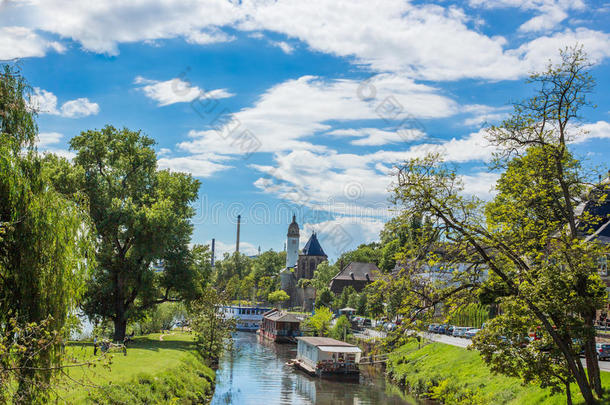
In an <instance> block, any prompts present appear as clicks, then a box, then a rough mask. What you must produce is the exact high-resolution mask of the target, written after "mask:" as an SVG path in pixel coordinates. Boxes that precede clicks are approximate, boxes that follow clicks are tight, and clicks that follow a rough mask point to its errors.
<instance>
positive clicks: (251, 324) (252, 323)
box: [222, 305, 271, 332]
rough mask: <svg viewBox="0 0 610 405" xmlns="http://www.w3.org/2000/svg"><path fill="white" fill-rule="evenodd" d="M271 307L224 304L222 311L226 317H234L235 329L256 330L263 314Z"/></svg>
mask: <svg viewBox="0 0 610 405" xmlns="http://www.w3.org/2000/svg"><path fill="white" fill-rule="evenodd" d="M270 309H271V308H260V307H251V306H246V307H242V306H233V305H232V306H226V307H222V313H223V314H224V316H225V317H227V318H235V329H237V330H241V331H246V332H256V331H257V330H258V329H259V328H260V325H261V321H262V319H263V314H264V313H266V312H269V310H270Z"/></svg>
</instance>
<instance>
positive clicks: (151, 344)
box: [68, 336, 195, 351]
mask: <svg viewBox="0 0 610 405" xmlns="http://www.w3.org/2000/svg"><path fill="white" fill-rule="evenodd" d="M168 338H170V337H168ZM168 338H166V339H168ZM68 347H72V348H75V349H81V350H84V349H86V348H93V342H70V343H68ZM194 348H195V343H194V342H191V341H184V340H170V339H168V340H159V337H158V336H156V339H155V338H153V337H151V336H137V337H135V338H133V341H131V342H129V343H128V344H127V351H129V349H139V350H151V351H159V350H161V349H165V350H178V351H190V350H193V349H194Z"/></svg>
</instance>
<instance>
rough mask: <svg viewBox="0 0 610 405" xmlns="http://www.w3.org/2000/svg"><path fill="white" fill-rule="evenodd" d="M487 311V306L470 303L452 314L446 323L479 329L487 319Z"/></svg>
mask: <svg viewBox="0 0 610 405" xmlns="http://www.w3.org/2000/svg"><path fill="white" fill-rule="evenodd" d="M489 311H490V309H489V307H488V306H487V305H481V304H479V303H471V304H468V305H466V306H464V307H461V308H459V309H458V310H457V311H454V312H452V313H451V314H450V315H449V321H448V322H449V323H450V324H451V325H455V326H470V327H473V328H480V327H481V326H482V325H483V323H485V322H486V321H487V320H488V319H489Z"/></svg>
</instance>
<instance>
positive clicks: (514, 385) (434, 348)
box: [388, 343, 610, 405]
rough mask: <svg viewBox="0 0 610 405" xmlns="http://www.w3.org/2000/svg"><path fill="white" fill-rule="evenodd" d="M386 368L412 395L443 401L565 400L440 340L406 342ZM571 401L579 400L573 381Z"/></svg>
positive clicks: (608, 379)
mask: <svg viewBox="0 0 610 405" xmlns="http://www.w3.org/2000/svg"><path fill="white" fill-rule="evenodd" d="M388 372H389V373H390V375H391V377H392V378H393V379H394V380H395V381H396V382H397V383H399V384H400V385H405V386H408V387H409V388H410V391H411V392H412V393H413V394H415V395H423V396H427V397H431V398H434V397H437V398H439V399H440V398H443V401H444V402H445V403H448V404H450V403H454V404H456V403H477V404H487V403H489V404H510V405H517V404H519V405H528V404H531V405H534V404H548V405H554V404H557V405H559V404H565V403H566V400H565V396H564V395H551V394H550V392H549V390H547V389H541V388H539V387H537V386H535V385H527V386H523V385H521V382H520V381H519V380H518V379H515V378H509V377H505V376H501V375H494V374H492V373H491V371H490V370H489V369H488V368H487V366H486V365H485V364H484V363H483V360H482V359H481V357H480V355H479V353H478V352H477V351H474V350H473V351H470V350H466V349H462V348H459V347H454V346H449V345H445V344H442V343H432V344H429V345H426V346H424V347H422V348H421V349H419V350H418V348H417V343H408V344H406V345H404V346H402V347H401V348H400V349H399V350H398V351H397V352H395V353H394V354H392V355H391V356H390V361H389V362H388ZM601 377H602V385H603V386H604V387H610V373H606V372H602V375H601ZM572 395H573V397H574V403H582V398H581V397H580V395H579V394H578V387H576V386H575V385H573V387H572Z"/></svg>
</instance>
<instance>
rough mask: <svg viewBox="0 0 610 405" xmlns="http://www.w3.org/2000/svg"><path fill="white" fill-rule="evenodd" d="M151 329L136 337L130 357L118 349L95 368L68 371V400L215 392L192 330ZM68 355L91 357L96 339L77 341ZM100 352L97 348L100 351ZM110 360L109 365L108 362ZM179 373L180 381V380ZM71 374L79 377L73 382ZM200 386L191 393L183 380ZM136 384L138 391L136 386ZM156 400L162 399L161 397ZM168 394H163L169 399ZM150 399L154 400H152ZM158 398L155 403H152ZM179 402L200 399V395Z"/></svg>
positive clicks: (109, 400) (64, 386)
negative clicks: (197, 349)
mask: <svg viewBox="0 0 610 405" xmlns="http://www.w3.org/2000/svg"><path fill="white" fill-rule="evenodd" d="M159 336H160V334H158V333H157V334H151V335H147V336H142V337H136V338H135V339H134V341H133V342H132V343H130V344H129V345H128V349H127V356H125V355H123V353H122V352H120V351H117V352H113V353H111V354H110V358H109V359H108V360H107V361H102V362H100V363H98V365H96V366H95V367H79V368H74V369H71V370H69V373H68V376H66V377H65V378H64V379H63V381H64V384H62V388H61V389H60V391H59V395H60V397H61V398H62V400H63V401H66V402H68V403H91V402H93V403H113V404H114V403H116V404H119V403H134V401H138V402H139V403H146V402H147V401H148V400H152V401H156V400H155V398H157V397H155V395H156V396H167V395H169V394H173V395H179V396H180V398H183V399H184V398H203V397H204V396H209V395H210V394H211V392H212V386H213V381H214V372H213V371H212V370H211V369H209V368H208V367H207V366H206V365H205V364H203V362H202V361H201V360H200V359H199V358H198V357H197V356H196V355H195V346H194V342H193V338H192V336H191V335H189V334H186V333H182V332H172V334H169V335H168V334H164V335H163V340H162V341H161V340H160V339H159ZM66 354H67V355H68V356H74V357H75V358H77V359H78V360H81V361H82V360H93V359H94V358H95V357H94V356H93V344H92V343H79V342H74V343H72V344H70V345H69V346H68V347H67V348H66ZM99 355H100V352H99V351H98V356H99ZM108 362H109V363H110V364H109V366H108V367H107V366H105V365H104V363H108ZM176 376H179V377H180V378H179V380H176ZM71 379H74V380H76V381H79V382H81V383H80V384H77V383H74V382H73V381H72V380H71ZM187 381H188V382H189V384H191V385H197V386H193V387H192V388H190V390H192V391H197V390H203V391H204V392H203V391H202V392H199V393H196V394H193V392H187V391H188V390H189V388H188V387H185V386H184V385H185V382H187ZM134 387H138V390H140V391H141V392H139V391H137V390H136V391H134ZM164 391H165V392H164ZM100 394H102V395H100ZM157 399H158V398H157ZM166 399H167V398H165V400H166ZM149 403H150V402H149ZM152 403H156V402H152ZM177 403H200V402H198V401H197V400H192V401H189V400H187V401H186V402H185V401H177Z"/></svg>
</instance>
